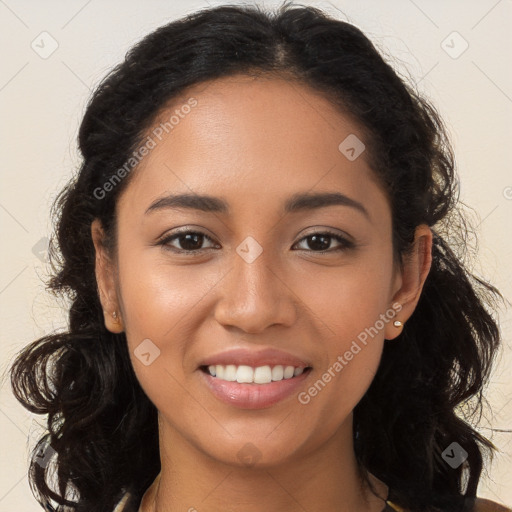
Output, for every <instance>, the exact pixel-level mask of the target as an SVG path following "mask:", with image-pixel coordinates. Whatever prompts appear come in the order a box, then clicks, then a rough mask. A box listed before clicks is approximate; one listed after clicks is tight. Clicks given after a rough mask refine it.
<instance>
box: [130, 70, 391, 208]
mask: <svg viewBox="0 0 512 512" xmlns="http://www.w3.org/2000/svg"><path fill="white" fill-rule="evenodd" d="M192 99H193V100H192ZM190 105H193V106H192V107H191V106H190ZM146 136H147V137H149V138H151V140H152V141H153V142H152V144H151V145H152V146H153V147H152V149H151V150H150V151H149V154H147V155H146V156H145V157H144V159H143V160H142V161H141V163H140V164H139V166H138V167H137V168H136V169H135V171H134V173H135V176H133V180H132V181H131V183H130V185H129V186H128V187H127V190H126V191H125V194H123V196H122V198H121V199H122V202H123V203H125V204H126V203H129V207H130V208H137V206H138V205H140V207H143V206H144V207H145V208H147V207H148V206H149V204H150V203H151V202H152V201H154V200H155V199H157V198H158V197H159V196H161V195H163V194H164V193H165V192H167V193H178V192H179V193H189V194H190V193H192V194H193V193H197V194H215V195H218V196H219V195H221V196H222V197H224V198H226V200H227V201H228V202H229V203H230V204H233V206H234V208H233V211H234V210H236V208H237V207H238V208H243V207H247V206H257V207H262V206H263V205H264V203H265V204H266V206H271V204H273V203H274V204H275V203H279V206H281V204H282V203H283V202H284V200H285V198H288V197H290V196H292V195H294V194H296V193H297V192H306V191H322V192H324V191H338V192H341V193H343V194H346V195H348V196H350V197H352V198H353V199H355V200H358V201H362V200H365V202H367V203H368V202H370V203H373V204H374V206H376V207H377V209H378V207H379V206H380V208H381V209H382V208H384V209H385V208H386V206H387V204H386V201H385V198H384V196H383V191H382V190H381V189H380V187H379V185H378V182H377V181H376V179H375V175H374V174H373V171H372V170H371V169H370V167H369V165H368V163H367V154H366V153H365V151H366V150H365V149H361V148H364V147H365V146H364V140H365V137H364V133H363V131H362V129H361V127H360V126H358V125H357V123H355V122H354V121H353V120H352V119H351V118H349V117H348V116H346V115H344V114H342V113H341V112H340V111H339V110H337V109H336V108H335V107H334V106H333V104H332V103H331V102H330V101H329V100H328V99H326V98H325V97H324V96H323V95H321V94H320V93H318V92H316V91H314V90H312V89H310V88H309V87H306V86H303V85H300V84H298V83H297V82H292V81H288V80H286V79H283V78H276V77H258V78H254V77H248V76H245V75H237V76H232V77H227V78H222V79H217V80H213V81H211V82H206V83H203V84H199V85H197V86H194V87H191V88H189V89H188V90H187V91H186V93H184V94H182V95H180V97H179V98H174V99H173V100H172V102H171V103H169V105H168V106H167V107H166V108H165V109H163V110H162V111H161V112H160V113H159V115H158V116H157V118H156V119H155V120H154V121H153V122H152V124H151V126H150V128H149V129H148V130H147V133H146ZM345 141H348V143H346V142H345ZM347 144H348V146H352V147H355V150H356V151H358V152H359V151H362V152H361V154H360V156H359V157H357V158H355V159H354V158H348V157H347V153H345V152H344V151H345V150H346V147H347ZM340 145H341V146H340ZM348 156H352V157H353V153H352V155H351V154H350V153H349V154H348ZM379 196H380V197H379ZM263 199H265V201H263ZM252 202H254V203H255V204H252ZM230 211H231V209H230ZM375 213H376V214H377V215H382V214H385V213H386V212H383V211H380V212H374V215H375Z"/></svg>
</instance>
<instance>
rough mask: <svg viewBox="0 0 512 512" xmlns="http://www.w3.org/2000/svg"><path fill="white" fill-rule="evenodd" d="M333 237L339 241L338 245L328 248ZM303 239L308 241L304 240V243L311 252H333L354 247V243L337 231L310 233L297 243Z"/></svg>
mask: <svg viewBox="0 0 512 512" xmlns="http://www.w3.org/2000/svg"><path fill="white" fill-rule="evenodd" d="M333 239H334V240H336V241H337V242H338V243H339V246H338V247H336V248H334V249H331V250H328V249H329V246H330V245H331V241H332V240H333ZM304 240H306V241H308V242H306V245H307V246H308V249H310V250H311V251H312V252H334V251H342V250H344V249H351V248H353V247H354V244H353V243H352V242H351V241H349V240H347V239H346V238H345V237H342V236H341V235H339V234H337V233H331V232H329V231H326V232H321V233H311V234H310V235H308V236H305V237H304V238H302V240H300V241H299V243H300V242H302V241H304Z"/></svg>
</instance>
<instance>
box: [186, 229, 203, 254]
mask: <svg viewBox="0 0 512 512" xmlns="http://www.w3.org/2000/svg"><path fill="white" fill-rule="evenodd" d="M202 236H203V235H200V234H190V233H189V234H187V235H183V236H182V237H181V238H182V239H183V238H184V239H185V240H186V241H185V244H183V243H181V246H182V247H183V249H185V250H187V251H189V250H192V249H197V245H199V247H200V246H201V244H197V240H198V238H199V237H202ZM191 237H192V238H193V239H194V240H195V242H196V245H194V244H192V246H190V245H188V247H187V242H190V238H191Z"/></svg>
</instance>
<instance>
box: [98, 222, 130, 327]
mask: <svg viewBox="0 0 512 512" xmlns="http://www.w3.org/2000/svg"><path fill="white" fill-rule="evenodd" d="M91 236H92V241H93V243H94V249H95V251H96V256H95V271H96V282H97V284H98V291H99V294H100V301H101V305H102V307H103V316H104V319H105V327H106V328H107V329H108V330H109V331H110V332H113V333H120V332H123V330H124V327H123V319H122V317H121V311H120V309H119V301H118V297H117V292H116V282H115V266H114V263H113V261H112V259H111V255H110V254H109V253H108V251H107V249H106V247H105V243H104V240H105V232H104V230H103V227H102V225H101V222H100V220H99V219H95V220H94V221H93V222H92V224H91Z"/></svg>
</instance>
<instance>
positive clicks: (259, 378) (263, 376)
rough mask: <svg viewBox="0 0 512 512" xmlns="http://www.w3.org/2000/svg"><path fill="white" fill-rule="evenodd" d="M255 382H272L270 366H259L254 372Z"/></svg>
mask: <svg viewBox="0 0 512 512" xmlns="http://www.w3.org/2000/svg"><path fill="white" fill-rule="evenodd" d="M254 382H255V383H256V384H268V383H269V382H272V370H271V369H270V366H258V368H256V369H255V370H254Z"/></svg>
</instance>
